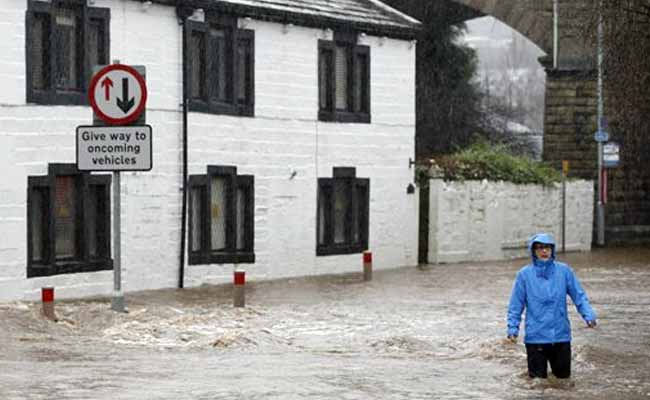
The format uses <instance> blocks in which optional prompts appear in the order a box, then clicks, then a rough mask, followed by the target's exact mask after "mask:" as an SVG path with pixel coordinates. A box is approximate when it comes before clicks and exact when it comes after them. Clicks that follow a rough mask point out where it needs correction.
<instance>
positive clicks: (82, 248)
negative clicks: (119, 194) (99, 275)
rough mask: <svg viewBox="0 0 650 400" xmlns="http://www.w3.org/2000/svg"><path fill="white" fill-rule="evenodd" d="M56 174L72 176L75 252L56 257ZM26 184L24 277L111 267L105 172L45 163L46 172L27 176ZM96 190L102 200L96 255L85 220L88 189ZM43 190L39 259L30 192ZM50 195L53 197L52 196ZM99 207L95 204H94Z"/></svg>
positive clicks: (98, 221)
mask: <svg viewBox="0 0 650 400" xmlns="http://www.w3.org/2000/svg"><path fill="white" fill-rule="evenodd" d="M59 176H72V177H74V185H75V188H74V196H75V202H76V205H77V213H76V216H75V229H76V248H77V254H75V255H74V256H72V257H65V258H64V257H62V258H57V256H56V239H57V238H56V214H55V201H56V194H55V191H56V178H57V177H59ZM27 179H28V186H27V278H34V277H39V276H51V275H61V274H70V273H80V272H94V271H103V270H111V269H113V260H112V259H111V199H110V187H111V176H110V175H108V174H98V175H91V174H90V173H88V172H85V171H79V170H78V169H77V167H76V165H75V164H58V163H52V164H49V165H48V174H47V175H41V176H29V177H28V178H27ZM93 188H94V190H100V191H103V193H101V199H102V201H103V210H102V211H103V215H101V216H100V215H98V217H97V226H96V227H95V229H96V230H97V231H96V232H95V234H96V235H97V238H98V241H97V243H96V245H97V249H98V253H99V254H98V255H96V256H92V257H91V255H90V247H89V246H90V245H89V238H90V236H91V235H92V232H91V231H90V229H91V227H90V226H89V224H88V223H87V222H88V221H87V218H89V207H90V202H91V201H92V199H91V194H90V190H93ZM36 191H40V192H42V193H45V194H46V196H47V201H44V202H43V203H42V207H43V209H42V221H41V225H42V228H41V229H42V232H41V235H42V240H43V243H41V247H42V250H41V251H42V254H43V256H42V257H41V259H40V260H36V259H34V245H35V244H34V243H33V238H34V231H33V229H34V228H33V225H32V221H33V218H35V216H34V215H33V212H34V211H33V202H34V201H35V199H34V192H36ZM53 199H54V200H53ZM97 207H99V205H97Z"/></svg>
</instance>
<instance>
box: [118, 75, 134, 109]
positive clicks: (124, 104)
mask: <svg viewBox="0 0 650 400" xmlns="http://www.w3.org/2000/svg"><path fill="white" fill-rule="evenodd" d="M128 98H129V78H122V98H121V99H119V98H118V99H117V106H118V107H119V108H120V110H122V111H123V112H124V114H126V113H128V112H129V110H130V109H131V108H132V107H133V105H134V104H135V97H132V98H131V99H130V100H128V101H127V99H128Z"/></svg>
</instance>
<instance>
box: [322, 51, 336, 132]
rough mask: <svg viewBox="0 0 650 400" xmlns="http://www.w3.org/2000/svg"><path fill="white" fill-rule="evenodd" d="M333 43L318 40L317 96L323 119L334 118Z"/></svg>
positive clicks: (334, 77)
mask: <svg viewBox="0 0 650 400" xmlns="http://www.w3.org/2000/svg"><path fill="white" fill-rule="evenodd" d="M334 47H335V46H334V43H333V42H331V41H327V40H319V41H318V97H319V110H320V113H321V118H320V119H323V120H332V119H333V118H334V116H333V112H334V94H335V91H334V82H335V81H336V71H335V68H334V54H335V49H334Z"/></svg>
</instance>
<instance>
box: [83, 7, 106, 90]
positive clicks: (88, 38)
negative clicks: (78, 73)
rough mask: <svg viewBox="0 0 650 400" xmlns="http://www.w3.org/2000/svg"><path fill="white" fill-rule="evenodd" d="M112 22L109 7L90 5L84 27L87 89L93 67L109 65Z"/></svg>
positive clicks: (85, 86)
mask: <svg viewBox="0 0 650 400" xmlns="http://www.w3.org/2000/svg"><path fill="white" fill-rule="evenodd" d="M110 24H111V12H110V10H109V9H108V8H97V7H90V8H88V9H87V13H86V27H85V29H84V32H85V35H84V49H85V60H84V65H85V72H86V74H85V77H86V80H85V85H84V88H85V89H87V85H88V84H89V83H90V79H91V77H92V75H93V68H94V67H95V66H96V65H108V64H109V63H110V59H111V54H110V48H111V42H110V31H111V30H110Z"/></svg>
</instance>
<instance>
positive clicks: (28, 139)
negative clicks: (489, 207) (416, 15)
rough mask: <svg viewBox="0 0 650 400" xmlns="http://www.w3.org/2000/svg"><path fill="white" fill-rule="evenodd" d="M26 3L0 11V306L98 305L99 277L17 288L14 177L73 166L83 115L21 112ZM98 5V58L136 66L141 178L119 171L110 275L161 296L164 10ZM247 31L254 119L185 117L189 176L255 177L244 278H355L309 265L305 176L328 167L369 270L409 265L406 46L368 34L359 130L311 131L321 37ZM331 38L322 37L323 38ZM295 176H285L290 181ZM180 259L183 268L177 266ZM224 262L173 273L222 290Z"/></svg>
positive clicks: (257, 26)
mask: <svg viewBox="0 0 650 400" xmlns="http://www.w3.org/2000/svg"><path fill="white" fill-rule="evenodd" d="M26 4H27V2H26V1H24V0H23V1H18V0H0V35H1V36H2V37H3V40H2V41H0V87H2V91H0V149H2V150H1V151H2V154H3V156H2V157H0V170H1V171H2V173H3V178H2V180H0V235H1V237H2V239H0V301H3V300H4V301H6V300H16V299H31V300H33V299H36V298H38V296H39V292H40V288H41V287H42V286H44V285H53V286H55V287H56V293H57V298H66V297H83V296H91V295H110V294H111V293H112V288H113V283H112V279H113V278H112V272H111V271H102V272H93V273H83V274H66V275H57V276H50V277H42V278H33V279H27V278H26V269H27V267H26V266H27V220H26V215H27V180H28V177H29V176H31V175H45V174H47V166H48V163H54V162H58V163H74V162H75V136H74V135H75V128H76V126H78V125H87V124H89V123H91V121H92V111H91V109H90V107H83V106H43V105H33V104H26V101H25V98H26V96H25V90H26V89H25V84H26V83H25V82H26V77H25V10H26ZM94 4H95V6H98V7H110V8H111V26H110V29H111V50H110V55H111V59H113V60H114V59H119V60H120V62H121V63H122V64H133V65H144V66H145V67H146V68H147V85H148V89H149V100H148V104H147V113H146V117H147V123H148V124H150V125H151V126H152V127H153V147H154V148H153V169H152V170H151V171H150V172H137V173H133V172H129V173H122V176H121V181H122V188H121V189H122V194H121V195H122V199H121V204H122V228H121V230H122V232H121V234H122V270H123V272H122V277H123V288H124V290H125V291H126V292H127V295H128V292H129V291H134V290H141V289H156V288H168V287H175V286H176V285H177V281H178V274H179V254H180V248H179V246H180V244H179V243H180V235H181V233H180V232H181V187H182V164H181V146H182V142H181V137H182V125H181V121H182V114H181V110H180V107H179V104H180V103H181V90H182V86H181V65H182V64H181V27H180V26H179V24H178V21H177V17H176V14H175V10H174V7H168V6H162V5H159V4H153V5H152V6H151V7H149V8H148V9H147V10H146V11H143V8H142V7H141V4H140V2H138V1H113V0H96V1H95V2H94ZM246 24H247V26H246V28H247V29H253V30H255V78H256V81H255V117H254V118H250V117H231V116H220V115H212V114H201V113H190V115H189V129H188V134H189V173H190V174H204V173H205V172H206V166H207V165H208V164H210V165H234V166H236V167H237V168H238V173H240V174H252V175H254V176H255V239H254V240H255V255H256V262H255V263H254V264H246V265H245V266H243V268H244V269H246V270H247V279H248V280H260V279H272V278H279V277H288V276H304V275H319V274H331V273H342V272H351V271H360V269H361V264H362V261H361V255H360V254H353V255H341V256H326V257H316V205H317V204H316V194H317V193H316V192H317V179H318V178H319V177H331V176H332V168H333V167H335V166H337V167H338V166H345V167H356V173H357V176H358V177H362V178H369V179H370V216H369V220H370V226H369V248H370V250H371V251H372V252H373V256H374V257H373V261H374V267H375V268H376V269H383V268H394V267H399V266H407V265H415V264H417V210H418V207H417V198H418V196H417V193H416V194H407V193H406V187H407V185H408V184H409V183H411V182H413V170H412V169H409V166H408V160H409V158H411V157H413V154H414V135H415V47H414V46H413V44H412V43H411V42H409V41H406V40H394V39H385V38H379V37H374V36H371V35H368V36H366V37H365V38H364V42H365V43H364V44H366V45H368V46H370V47H371V78H370V82H371V118H372V123H370V124H345V123H327V122H320V121H318V118H317V112H318V82H317V69H318V63H317V54H318V51H317V49H318V40H319V39H323V38H326V37H325V36H324V35H327V34H328V32H327V31H325V30H321V29H311V28H303V27H299V26H289V27H288V28H289V29H285V27H283V25H281V24H274V23H269V22H263V21H256V20H247V21H246ZM329 34H330V35H331V32H329ZM293 171H295V172H296V174H295V177H293V178H291V176H292V172H293ZM186 260H187V259H186ZM234 268H235V266H234V265H232V264H228V265H202V266H194V265H192V266H190V265H186V266H185V274H186V280H185V282H186V286H196V285H200V284H203V283H225V282H230V281H231V280H232V272H233V269H234Z"/></svg>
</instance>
